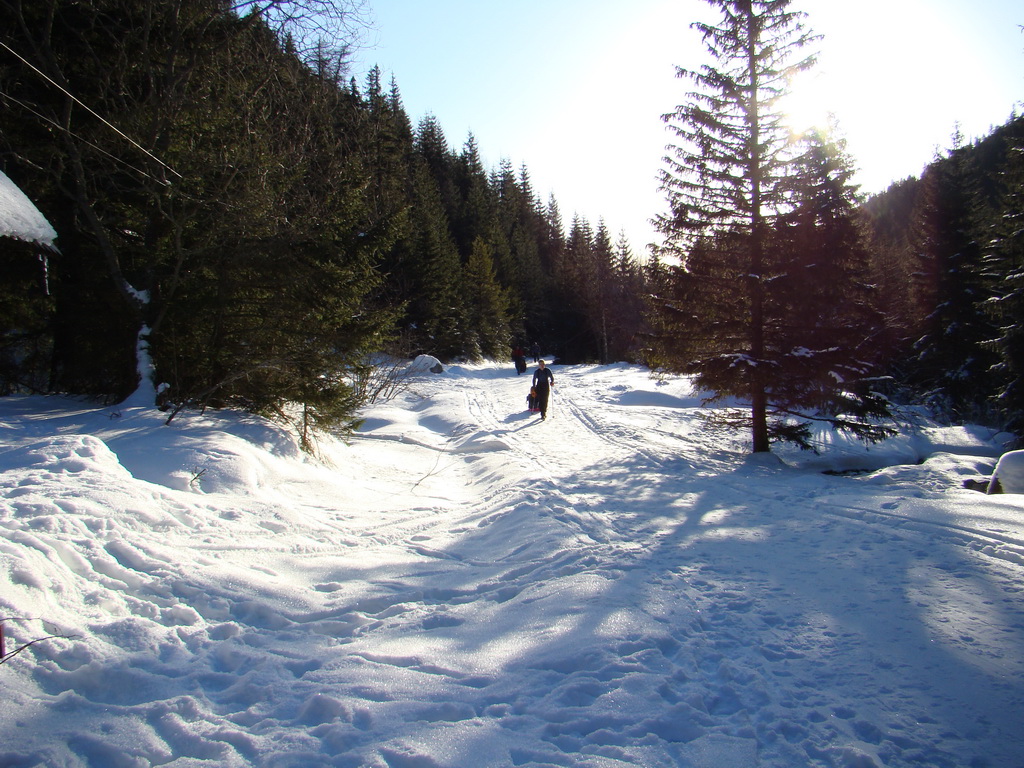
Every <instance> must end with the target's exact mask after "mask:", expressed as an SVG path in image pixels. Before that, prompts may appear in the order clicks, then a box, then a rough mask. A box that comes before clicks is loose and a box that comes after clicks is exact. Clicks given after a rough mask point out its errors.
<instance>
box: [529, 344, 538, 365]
mask: <svg viewBox="0 0 1024 768" xmlns="http://www.w3.org/2000/svg"><path fill="white" fill-rule="evenodd" d="M530 355H531V356H532V357H533V362H535V363H537V362H540V344H538V343H537V342H536V341H535V342H533V345H532V346H531V347H530Z"/></svg>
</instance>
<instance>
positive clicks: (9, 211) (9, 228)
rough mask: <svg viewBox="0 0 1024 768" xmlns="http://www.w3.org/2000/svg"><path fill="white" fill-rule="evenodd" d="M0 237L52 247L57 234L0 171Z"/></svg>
mask: <svg viewBox="0 0 1024 768" xmlns="http://www.w3.org/2000/svg"><path fill="white" fill-rule="evenodd" d="M0 237H13V238H15V239H16V240H25V241H26V242H29V243H37V244H38V245H43V246H47V247H50V248H52V247H54V241H55V240H56V239H57V233H56V232H55V231H54V229H53V227H52V226H50V222H48V221H47V220H46V218H45V217H44V216H43V214H42V213H40V212H39V209H38V208H36V207H35V205H34V204H33V203H32V201H31V200H29V199H28V197H26V196H25V193H24V192H22V191H21V190H20V189H19V188H18V186H17V185H16V184H15V183H14V182H13V181H11V180H10V179H9V178H8V177H7V174H5V173H4V172H3V171H0Z"/></svg>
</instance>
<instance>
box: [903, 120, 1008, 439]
mask: <svg viewBox="0 0 1024 768" xmlns="http://www.w3.org/2000/svg"><path fill="white" fill-rule="evenodd" d="M923 185H924V190H923V194H922V197H921V202H922V206H921V209H920V211H919V212H918V214H917V216H918V218H917V221H916V222H915V223H916V224H917V226H918V230H917V231H918V233H919V235H918V239H917V243H916V245H917V247H918V250H917V252H918V256H919V260H920V262H919V269H918V275H919V277H920V280H921V282H922V286H921V287H922V292H921V296H922V299H923V301H925V302H926V306H927V307H928V308H929V309H930V313H929V314H928V316H927V318H926V321H925V322H926V326H925V332H924V334H923V335H922V336H921V338H920V339H919V340H918V341H917V343H916V345H915V351H916V353H917V355H916V358H915V360H914V361H913V364H912V370H911V380H912V382H913V383H914V384H915V385H916V387H917V388H918V391H919V392H920V393H921V394H922V395H923V396H924V397H925V399H926V400H928V401H929V402H930V403H931V404H932V405H933V406H934V407H935V408H936V410H937V411H938V412H940V413H944V414H947V415H949V416H952V417H953V418H959V419H963V418H972V419H977V418H980V417H983V415H984V411H985V406H986V400H987V399H988V397H989V395H990V393H991V392H992V391H993V382H992V380H991V372H990V369H991V367H992V365H993V364H995V362H996V358H995V356H994V353H993V351H992V350H991V348H990V347H989V346H988V345H987V342H989V341H991V340H992V339H994V338H995V336H996V329H995V328H994V326H993V324H992V322H991V318H990V316H989V315H988V313H987V311H986V302H987V300H988V299H989V297H990V295H991V293H990V290H991V289H990V287H989V281H988V280H987V278H986V276H985V269H986V267H985V265H984V263H983V262H984V246H983V242H984V241H986V240H987V239H988V238H989V232H988V229H987V227H986V224H985V219H986V218H987V217H986V215H985V213H984V211H983V208H982V206H981V204H980V198H979V194H978V174H977V173H976V171H975V169H974V167H973V162H972V155H971V153H970V152H969V151H968V150H967V148H965V147H963V146H962V145H961V140H960V139H959V138H958V137H954V148H953V150H952V151H951V153H950V154H949V156H948V157H947V158H944V159H942V160H941V161H939V162H936V163H934V164H933V165H932V166H930V167H929V168H928V169H927V170H926V172H925V176H924V179H923Z"/></svg>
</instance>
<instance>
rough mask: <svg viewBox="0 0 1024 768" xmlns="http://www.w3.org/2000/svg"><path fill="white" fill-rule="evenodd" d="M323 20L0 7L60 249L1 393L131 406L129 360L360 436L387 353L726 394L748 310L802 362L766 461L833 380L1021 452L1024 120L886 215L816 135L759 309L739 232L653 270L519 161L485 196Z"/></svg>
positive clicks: (7, 276)
mask: <svg viewBox="0 0 1024 768" xmlns="http://www.w3.org/2000/svg"><path fill="white" fill-rule="evenodd" d="M754 5H760V4H758V3H755V4H754ZM325 9H330V10H333V12H334V13H335V14H336V18H337V20H339V21H340V22H342V23H343V22H344V16H345V13H346V11H348V10H349V8H348V7H347V6H345V5H344V4H340V3H337V2H326V0H324V2H323V3H322V4H321V3H320V2H319V0H313V1H311V2H301V0H299V1H297V2H285V1H281V2H266V3H260V2H256V1H255V0H253V1H252V2H242V3H231V2H226V1H225V0H90V2H67V1H66V0H35V1H34V2H25V1H24V0H0V103H2V104H3V109H2V110H0V170H3V171H4V172H5V173H6V174H7V175H8V176H9V177H10V178H11V179H12V180H13V181H14V182H15V183H16V184H17V185H18V186H19V187H20V188H21V189H23V190H24V191H25V192H26V193H27V194H28V195H29V197H30V198H31V199H32V200H33V201H34V202H35V203H36V205H37V206H38V207H39V208H40V210H41V211H43V212H44V213H45V214H46V216H47V218H48V219H49V220H50V222H51V223H52V224H53V226H54V228H55V229H56V230H57V232H58V240H57V246H58V250H56V251H55V252H50V253H43V254H41V253H38V252H37V250H35V249H33V248H32V247H30V246H29V245H27V244H23V243H17V242H15V241H12V240H0V274H2V275H3V278H2V280H0V394H12V393H22V392H36V393H38V392H46V393H66V394H74V395H81V396H88V397H91V398H99V399H102V400H105V401H108V402H112V403H113V402H117V401H119V400H120V399H123V398H124V397H125V396H127V395H128V394H130V393H131V392H132V391H133V390H134V389H135V388H136V386H137V384H138V370H137V364H136V352H137V345H138V343H139V339H140V338H141V339H142V340H143V341H144V343H146V345H147V346H148V349H149V352H150V355H151V357H152V360H153V363H154V365H155V370H156V375H157V380H158V382H160V388H159V404H160V405H161V407H163V408H165V409H167V410H168V412H170V413H174V412H175V411H176V409H180V408H188V407H203V408H205V407H213V408H216V407H237V408H243V409H246V410H249V411H252V412H255V413H261V414H265V415H270V416H275V415H278V416H281V415H283V414H284V413H285V412H286V411H289V409H295V408H297V409H298V413H299V416H298V419H299V423H300V425H301V426H300V429H301V430H302V431H303V433H304V434H305V432H306V430H309V429H317V428H324V429H340V430H344V429H346V428H350V427H351V426H352V425H353V424H354V423H355V419H356V415H357V412H358V408H359V406H360V404H361V403H362V402H363V399H364V398H365V396H366V395H365V392H364V391H363V390H362V389H361V388H360V387H359V386H358V382H359V381H360V380H361V379H362V378H363V377H365V375H366V372H367V370H368V369H369V368H371V367H372V366H373V364H374V361H375V360H376V359H377V358H378V356H380V355H382V354H387V355H392V356H398V357H402V358H408V357H411V356H413V355H416V354H420V353H427V354H431V355H434V356H436V357H437V358H439V359H441V360H443V361H451V360H457V359H465V360H479V359H483V358H492V359H508V356H509V354H510V350H511V348H512V347H513V346H515V345H517V344H522V345H529V344H531V343H533V342H537V343H539V344H540V345H541V347H542V348H543V349H544V350H545V352H550V353H552V354H554V355H556V356H557V358H558V360H559V361H561V362H610V361H623V360H625V361H633V362H642V363H646V364H649V365H651V366H652V368H654V369H656V370H681V371H690V372H694V367H693V364H694V362H695V361H697V360H698V359H704V360H707V359H708V352H709V350H710V351H712V352H716V354H717V357H716V358H715V359H716V361H717V362H716V363H714V364H709V367H705V368H704V369H703V373H704V375H706V376H707V377H709V378H708V383H709V384H710V385H711V386H712V388H713V389H714V390H715V391H720V392H728V390H729V386H730V385H729V384H727V383H723V381H724V380H723V379H721V378H718V379H716V378H715V376H716V375H717V374H715V371H714V370H712V369H713V368H714V365H718V366H719V368H720V369H721V368H722V366H723V361H727V360H732V361H735V359H736V358H735V353H729V355H732V357H730V356H729V355H726V354H724V350H726V348H727V347H729V344H731V343H732V340H733V339H734V338H735V337H736V336H737V334H739V335H742V333H744V332H743V331H741V330H738V329H737V324H736V313H737V312H739V313H742V312H747V311H749V305H748V304H744V306H743V307H740V306H739V304H742V303H743V302H746V301H747V299H746V298H743V297H749V296H755V297H757V302H756V307H757V312H758V316H759V317H762V318H767V322H768V323H769V325H770V326H771V327H772V328H773V329H775V331H776V332H777V333H776V336H777V343H778V344H779V345H783V344H784V345H788V346H786V349H787V350H788V351H787V353H786V355H785V356H780V357H779V358H778V359H777V360H774V361H773V362H772V364H773V365H777V366H779V370H780V371H781V370H782V369H783V366H784V365H793V364H796V363H798V365H797V367H795V368H790V369H788V370H789V373H788V375H786V376H781V375H780V376H778V377H777V382H778V383H777V384H776V385H775V387H774V391H773V392H772V396H773V397H775V398H776V399H779V400H781V401H782V407H780V408H779V411H778V413H779V414H780V415H781V417H783V420H782V421H778V422H776V427H777V428H776V429H775V431H773V432H772V433H771V436H770V437H771V439H773V440H774V439H795V440H797V441H798V442H800V441H801V440H804V439H805V438H806V431H800V430H797V431H796V432H794V431H793V429H792V425H791V424H790V426H789V427H788V428H787V427H786V424H785V418H787V417H803V416H807V415H808V412H807V411H806V409H805V410H803V411H799V410H798V409H796V408H795V407H792V408H790V407H788V406H787V403H789V402H790V401H792V403H793V404H800V403H802V404H804V405H806V404H807V403H808V402H810V403H811V404H813V405H814V406H815V407H817V408H819V410H820V409H821V408H824V407H826V406H827V405H832V406H835V405H836V402H835V401H834V400H832V401H830V402H828V403H826V402H825V401H823V400H819V401H814V399H813V398H811V399H810V400H808V397H807V390H808V389H809V387H808V386H807V385H806V384H804V383H802V382H806V381H810V380H812V379H813V380H818V379H820V378H821V377H822V376H826V377H827V376H832V377H833V378H834V377H835V376H836V375H837V374H836V371H837V370H840V368H842V367H843V366H846V368H845V369H844V370H847V369H848V370H847V373H848V375H846V374H844V376H845V381H846V382H849V383H850V385H849V386H848V387H847V389H848V390H851V391H853V390H857V391H858V392H859V395H858V398H859V402H860V403H861V405H867V406H869V407H868V408H867V411H866V413H867V414H868V415H869V416H870V415H871V414H872V413H874V414H875V415H879V414H887V413H888V411H887V410H886V408H885V407H884V403H885V402H889V401H895V400H900V401H902V402H919V403H924V404H926V405H927V406H928V407H929V408H931V409H932V410H933V412H934V413H935V414H937V415H942V416H944V417H946V418H948V419H950V420H965V419H969V420H976V421H982V422H985V423H990V424H994V425H999V426H1002V427H1005V428H1008V429H1011V430H1016V431H1020V429H1021V428H1022V427H1024V425H1022V424H1021V420H1022V418H1024V392H1021V388H1020V385H1019V379H1020V372H1021V368H1022V367H1024V337H1022V330H1021V323H1020V320H1019V318H1020V316H1021V312H1022V311H1024V307H1022V302H1024V293H1022V291H1024V282H1022V277H1024V271H1022V268H1024V203H1022V200H1024V187H1022V185H1024V120H1022V119H1021V118H1017V117H1016V116H1011V117H1010V118H1009V120H1008V122H1007V123H1006V124H1005V125H1004V126H1001V127H999V128H997V129H995V130H994V131H993V132H992V134H991V135H990V136H988V137H985V138H984V139H982V140H980V141H975V142H967V141H965V140H963V139H962V138H961V137H957V136H953V137H952V138H951V147H950V148H949V150H948V151H947V152H945V153H943V155H942V156H941V157H937V158H936V159H935V161H934V163H932V164H931V165H930V166H929V167H928V168H927V169H926V171H925V173H924V174H923V176H922V178H920V179H916V178H910V179H906V180H904V181H902V182H899V183H898V184H894V185H893V186H892V188H890V189H889V190H887V191H886V192H885V193H883V194H881V195H877V196H875V197H872V198H871V199H867V200H865V199H863V198H862V197H860V196H859V195H858V194H857V191H856V189H855V188H853V187H852V186H851V185H850V183H849V176H850V172H851V171H850V169H851V168H852V163H853V161H852V160H851V159H849V158H845V157H844V155H843V150H842V143H841V140H839V139H836V138H834V137H831V136H817V137H815V136H808V137H803V138H802V139H801V148H802V149H801V152H800V153H799V154H798V156H797V157H796V159H794V160H793V161H792V162H791V163H790V164H789V165H788V166H787V168H788V174H787V176H786V178H787V179H789V182H787V183H788V186H784V187H780V188H779V189H780V195H781V196H782V197H781V198H780V199H785V201H786V208H785V211H784V212H783V213H780V214H779V216H778V217H777V218H775V219H773V220H772V221H770V222H760V221H758V222H757V223H756V226H755V230H756V231H758V232H760V231H762V230H763V231H764V232H766V233H768V234H766V235H765V238H764V240H763V243H762V245H763V248H762V245H759V246H758V248H759V251H758V254H759V258H762V259H767V260H768V262H770V264H771V265H772V269H774V273H773V274H772V275H770V274H769V273H771V272H772V269H768V268H766V269H764V270H761V271H762V272H763V273H764V274H763V275H759V276H758V278H757V279H758V280H759V281H760V286H759V287H758V288H757V289H756V290H747V289H746V288H743V286H744V285H745V284H746V283H749V282H750V279H751V275H752V274H753V270H751V269H748V268H746V267H742V266H737V264H736V263H733V264H731V265H729V263H728V259H725V260H723V259H722V258H720V256H721V255H722V254H728V253H732V252H735V251H736V249H737V248H738V245H737V243H738V242H739V239H738V237H739V236H738V234H737V233H738V232H739V230H738V229H733V230H729V229H728V228H726V229H724V230H723V229H719V230H716V231H715V233H714V235H708V234H707V233H706V232H705V234H704V235H702V236H701V237H700V238H698V239H696V240H694V239H688V240H686V242H685V243H683V242H682V241H679V244H678V247H675V248H673V247H667V248H663V249H662V250H660V251H656V252H654V253H652V254H636V253H634V252H633V250H632V248H631V245H630V243H629V242H628V240H627V238H626V236H625V234H623V233H615V234H613V233H611V232H609V231H608V229H607V227H606V226H605V224H604V222H603V221H598V222H596V223H594V222H589V221H587V220H586V219H584V218H581V217H574V218H573V219H572V220H571V221H568V222H567V221H564V220H563V217H562V214H561V212H560V210H559V206H558V202H557V200H556V199H555V197H554V196H552V197H551V198H550V199H548V200H545V201H542V200H540V199H538V196H537V194H536V193H535V191H534V189H533V187H532V185H531V180H530V173H529V170H528V167H527V165H526V164H525V163H524V164H523V165H521V166H519V167H515V166H513V164H512V163H511V161H508V160H502V161H501V162H500V163H499V165H498V167H496V168H485V167H484V166H483V163H482V161H481V153H480V147H479V146H478V145H477V142H476V139H475V138H474V137H473V136H472V135H470V136H468V137H467V138H466V139H465V140H464V143H462V144H461V146H458V147H456V146H455V145H453V144H452V143H451V141H450V139H449V137H447V136H445V135H444V132H443V131H442V129H441V126H440V122H439V121H438V119H437V118H436V117H435V116H433V115H429V114H428V115H426V116H424V117H422V118H421V119H420V120H419V122H418V123H416V124H414V123H413V121H412V120H411V119H410V116H409V115H408V114H407V113H406V111H405V108H404V106H403V104H402V97H401V92H400V89H399V86H398V84H397V83H396V82H395V81H394V80H393V79H391V80H390V81H389V82H384V76H383V74H382V73H381V72H380V70H377V69H375V70H373V71H371V72H370V73H369V74H368V75H367V76H366V77H365V79H364V80H363V81H362V82H357V81H356V80H355V79H353V78H352V77H351V76H350V75H349V73H348V70H347V60H348V59H347V51H346V48H345V45H344V40H343V37H344V36H343V35H342V36H341V37H340V38H338V39H336V40H335V41H334V44H330V42H329V41H328V40H327V39H326V38H324V37H323V36H320V37H317V38H315V40H313V38H311V37H310V34H309V32H310V30H309V28H308V27H303V26H302V24H303V22H304V21H307V20H308V19H309V18H310V15H309V14H310V12H311V11H321V12H322V11H324V10H325ZM318 18H324V17H323V16H322V15H320V16H318ZM327 18H329V16H328V17H327ZM315 31H317V30H315ZM318 31H323V29H320V30H318ZM311 40H313V42H311ZM765 44H766V45H769V46H771V45H774V44H775V42H774V41H772V40H767V41H765ZM680 114H681V115H682V113H680ZM690 117H692V115H691V116H690ZM682 118H684V119H685V118H686V115H682ZM115 127H116V128H115ZM680 162H682V161H680ZM671 171H672V169H671V166H670V172H669V174H668V177H667V178H665V179H663V180H662V183H663V185H664V186H665V188H666V189H667V190H668V192H669V198H670V202H672V200H673V198H672V194H673V191H672V190H673V183H672V178H671V176H672V173H671ZM676 191H677V192H678V189H677V190H676ZM683 207H684V206H681V204H680V207H679V208H678V209H676V208H674V212H675V213H676V214H678V213H679V212H680V211H682V210H683ZM826 208H828V209H829V211H830V212H829V213H828V214H827V215H826V214H823V213H822V211H823V210H824V209H826ZM654 213H655V212H652V216H653V215H654ZM709 215H710V214H709ZM660 223H661V225H662V227H663V228H668V229H670V230H672V231H676V230H682V229H685V227H684V226H682V225H681V224H680V222H679V220H678V217H676V218H673V216H669V217H666V218H663V219H662V220H661V222H660ZM673 228H674V229H673ZM769 229H770V232H769ZM663 231H664V229H663ZM669 240H670V242H672V239H671V238H669ZM759 242H760V241H759ZM821 254H829V258H828V259H825V260H822V259H821V258H818V256H820V255H821ZM712 255H714V258H712ZM766 263H767V262H766ZM797 266H799V267H800V268H799V270H798V269H797ZM798 272H799V273H800V275H801V277H800V279H799V280H797V279H796V278H795V277H794V276H795V275H796V274H797V273H798ZM769 286H770V288H769ZM762 294H763V295H762ZM811 296H813V297H814V298H813V300H809V299H808V297H811ZM825 314H827V315H829V316H828V317H827V318H825V317H824V315H825ZM698 315H699V319H700V321H701V322H703V323H705V325H706V321H708V320H709V319H710V320H711V321H713V324H712V325H711V326H707V327H703V328H702V329H701V330H695V328H696V326H693V324H692V322H691V320H688V319H687V318H690V319H692V318H694V317H697V316H698ZM688 322H689V323H690V325H689V326H688V325H687V323H688ZM794 328H800V329H801V334H802V335H801V334H796V333H795V332H794V331H793V330H792V329H794ZM810 330H813V333H811V332H810ZM772 338H774V337H772ZM771 343H776V342H772V341H770V339H769V346H770V344H771ZM758 344H759V345H760V346H758V347H757V349H758V353H757V355H755V357H756V358H757V359H759V360H762V359H763V360H767V359H768V357H767V355H768V352H767V351H766V350H765V349H763V348H762V347H764V344H765V342H764V339H762V338H760V337H758ZM840 348H841V351H842V352H843V353H844V355H845V357H844V359H843V360H838V359H832V358H836V355H834V354H831V353H830V354H831V357H830V356H829V355H810V354H804V353H799V354H794V352H793V350H802V351H804V352H806V351H807V350H825V349H828V350H834V349H840ZM780 349H781V346H780ZM851 350H853V351H855V353H856V354H854V355H853V356H852V358H851V355H850V354H849V353H850V351H851ZM783 357H785V360H783ZM851 359H855V361H856V362H855V363H851V362H850V360H851ZM814 366H816V367H815V369H814V370H813V371H812V370H811V368H812V367H814ZM762 369H765V367H764V366H762ZM698 372H699V371H698ZM719 373H721V370H719ZM783 382H784V383H783ZM861 385H863V387H862V388H861V389H860V390H858V387H860V386H861ZM787 387H788V388H790V389H792V390H793V391H790V392H787V391H785V390H786V389H787ZM797 390H799V391H797ZM849 402H850V399H849V397H847V400H846V401H845V404H846V405H847V406H848V405H849ZM844 407H845V406H844ZM872 408H874V409H875V410H874V411H872ZM810 418H814V414H810ZM863 423H864V422H863V421H860V422H858V421H857V420H849V421H846V422H842V423H840V424H839V426H848V427H853V428H854V431H856V428H857V426H858V425H861V426H862V425H863ZM861 431H862V432H863V433H864V436H866V437H868V438H871V437H872V433H871V432H870V430H867V431H864V430H861Z"/></svg>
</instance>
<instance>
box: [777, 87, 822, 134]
mask: <svg viewBox="0 0 1024 768" xmlns="http://www.w3.org/2000/svg"><path fill="white" fill-rule="evenodd" d="M830 96H831V94H830V92H829V89H828V87H827V86H826V84H825V80H824V78H823V77H822V76H821V75H820V74H814V73H806V72H805V73H803V74H801V75H798V76H797V77H796V78H795V79H794V81H793V85H792V87H791V89H790V92H789V93H788V94H787V95H786V97H785V98H784V99H783V100H782V101H781V102H780V105H781V107H782V111H783V113H784V114H785V116H786V124H787V125H788V126H789V129H790V130H791V131H793V132H794V133H802V132H804V131H806V130H808V129H810V128H825V127H827V126H828V124H829V122H830V118H831V116H832V114H833V113H834V112H835V108H834V107H833V106H832V99H831V98H830Z"/></svg>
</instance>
